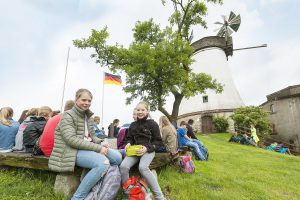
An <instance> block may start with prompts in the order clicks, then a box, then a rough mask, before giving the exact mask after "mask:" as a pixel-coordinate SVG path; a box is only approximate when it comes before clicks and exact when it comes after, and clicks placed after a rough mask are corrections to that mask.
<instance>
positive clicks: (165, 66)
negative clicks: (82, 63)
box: [73, 0, 223, 121]
mask: <svg viewBox="0 0 300 200" xmlns="http://www.w3.org/2000/svg"><path fill="white" fill-rule="evenodd" d="M170 1H171V3H172V4H173V5H174V12H173V14H172V15H171V16H170V18H169V22H170V25H169V26H167V27H165V28H164V29H161V28H160V26H159V24H155V23H154V21H153V19H150V20H148V21H144V22H140V21H138V22H137V23H136V24H135V27H134V28H133V36H134V39H133V41H132V43H131V44H130V45H129V47H128V48H125V47H123V46H122V45H119V44H116V45H108V44H107V43H106V40H107V38H108V36H109V34H108V32H107V27H104V28H103V29H101V30H99V31H97V30H94V29H93V30H92V33H91V36H89V37H88V38H86V39H85V38H84V39H77V40H74V41H73V43H74V45H75V46H76V47H78V48H81V49H86V48H93V49H94V50H95V53H93V54H92V55H91V57H92V58H94V59H95V60H96V63H99V64H100V65H101V66H103V65H107V66H109V67H110V69H111V70H112V71H113V72H116V71H119V72H125V74H126V87H124V91H125V92H126V93H129V94H131V96H129V97H127V100H126V103H127V104H129V103H131V102H132V100H133V99H136V98H138V97H140V98H141V99H143V100H145V101H147V102H149V103H150V105H151V109H152V110H156V109H158V110H160V111H161V112H162V113H163V114H164V115H166V116H167V117H168V118H169V119H170V120H171V121H175V120H176V119H177V117H178V111H179V106H180V103H181V101H182V99H183V97H186V98H189V97H192V96H195V95H197V94H199V93H204V92H205V90H206V89H213V90H215V91H216V92H222V90H223V86H222V85H221V84H220V83H218V82H217V81H216V80H215V79H213V78H212V77H211V76H210V75H208V74H204V73H199V74H196V73H194V72H192V70H191V68H190V65H191V64H192V63H193V60H192V58H191V56H192V54H193V52H194V49H193V48H192V47H191V40H192V38H193V32H192V26H195V25H200V26H202V27H204V28H207V26H206V22H205V21H204V20H203V18H202V17H203V16H205V15H206V14H207V7H206V5H205V3H204V2H199V1H198V0H186V1H185V3H184V2H183V1H182V0H170ZM206 2H211V3H222V0H206ZM162 3H163V4H165V1H162ZM169 95H173V96H174V102H173V108H172V113H169V112H168V111H167V110H166V109H165V107H164V106H165V104H166V97H168V96H169Z"/></svg>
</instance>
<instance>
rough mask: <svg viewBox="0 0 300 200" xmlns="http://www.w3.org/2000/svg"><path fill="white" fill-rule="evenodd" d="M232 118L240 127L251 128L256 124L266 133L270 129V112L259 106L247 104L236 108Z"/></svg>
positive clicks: (260, 130) (256, 126)
mask: <svg viewBox="0 0 300 200" xmlns="http://www.w3.org/2000/svg"><path fill="white" fill-rule="evenodd" d="M231 118H232V119H233V121H234V124H235V126H237V128H239V129H243V128H249V127H250V124H254V126H255V128H257V129H258V130H259V132H260V133H262V134H266V133H268V132H269V130H270V121H269V119H268V114H267V113H266V112H265V111H264V110H262V109H261V108H260V107H257V106H246V107H241V108H238V109H236V110H235V111H234V112H233V114H232V115H231Z"/></svg>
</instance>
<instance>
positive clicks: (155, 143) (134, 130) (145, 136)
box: [126, 116, 163, 153]
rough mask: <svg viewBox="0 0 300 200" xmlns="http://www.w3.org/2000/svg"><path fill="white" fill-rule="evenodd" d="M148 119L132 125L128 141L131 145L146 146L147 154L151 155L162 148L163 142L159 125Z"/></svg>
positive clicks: (145, 118)
mask: <svg viewBox="0 0 300 200" xmlns="http://www.w3.org/2000/svg"><path fill="white" fill-rule="evenodd" d="M147 117H148V116H146V117H144V118H142V119H137V121H135V122H132V123H131V125H130V127H129V130H128V134H127V137H126V140H127V142H128V143H130V144H131V145H137V144H140V145H143V146H145V147H146V148H147V152H148V153H151V152H153V151H155V150H157V149H158V148H159V147H160V146H162V145H163V142H162V139H161V135H160V131H159V126H158V124H157V123H156V122H155V121H154V120H152V119H147Z"/></svg>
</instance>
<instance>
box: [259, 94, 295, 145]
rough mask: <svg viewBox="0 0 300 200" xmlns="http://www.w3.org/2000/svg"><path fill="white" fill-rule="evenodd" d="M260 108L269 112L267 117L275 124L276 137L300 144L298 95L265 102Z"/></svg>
mask: <svg viewBox="0 0 300 200" xmlns="http://www.w3.org/2000/svg"><path fill="white" fill-rule="evenodd" d="M262 108H263V109H264V110H265V111H267V112H269V113H270V114H269V119H270V121H271V123H273V124H274V125H275V131H276V132H277V135H276V136H274V137H276V138H278V139H282V140H285V141H287V142H289V140H293V141H294V143H295V145H297V146H300V97H290V98H285V99H279V100H273V101H269V102H267V103H265V104H264V105H263V106H262Z"/></svg>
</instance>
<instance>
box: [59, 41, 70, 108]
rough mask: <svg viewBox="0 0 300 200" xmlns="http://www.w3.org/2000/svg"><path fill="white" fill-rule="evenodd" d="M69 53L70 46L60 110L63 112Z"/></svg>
mask: <svg viewBox="0 0 300 200" xmlns="http://www.w3.org/2000/svg"><path fill="white" fill-rule="evenodd" d="M69 54H70V47H69V48H68V56H67V64H66V70H65V79H64V87H63V93H62V98H61V106H60V112H63V110H62V109H63V103H64V96H65V89H66V79H67V72H68V64H69Z"/></svg>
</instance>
